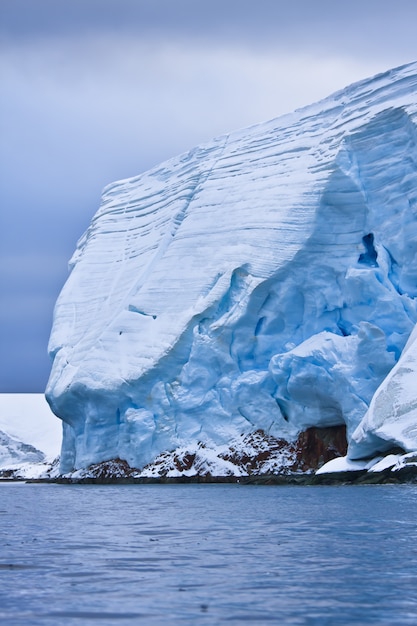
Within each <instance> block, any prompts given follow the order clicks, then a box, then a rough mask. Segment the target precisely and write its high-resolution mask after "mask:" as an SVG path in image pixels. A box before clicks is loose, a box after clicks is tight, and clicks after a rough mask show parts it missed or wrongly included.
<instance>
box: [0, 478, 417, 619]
mask: <svg viewBox="0 0 417 626" xmlns="http://www.w3.org/2000/svg"><path fill="white" fill-rule="evenodd" d="M0 513H1V526H0V528H1V530H0V534H1V539H0V622H1V623H4V624H6V625H7V626H14V625H15V624H16V625H17V624H19V625H20V624H21V625H23V624H24V625H25V626H27V625H32V624H45V625H49V624H50V625H51V626H52V625H54V626H55V625H61V624H62V625H65V626H67V625H68V626H72V625H77V626H78V625H79V626H88V625H98V624H103V625H111V624H122V625H123V624H126V625H130V624H144V625H146V626H148V625H156V624H158V625H159V624H161V625H162V624H178V625H179V624H190V625H191V624H193V625H194V624H202V625H204V624H207V625H211V624H213V625H214V624H230V625H241V624H284V625H286V624H309V625H310V624H317V625H320V626H323V625H327V624H329V625H331V624H389V625H394V624H395V625H396V626H397V625H400V624H412V625H413V626H415V624H417V487H416V486H410V485H380V486H370V485H366V486H343V487H327V486H321V487H318V486H315V487H294V486H288V487H281V486H251V485H246V486H243V485H242V486H241V485H119V486H114V485H112V486H107V485H104V486H95V485H72V486H70V485H44V484H41V485H34V484H30V485H29V484H18V483H8V484H0Z"/></svg>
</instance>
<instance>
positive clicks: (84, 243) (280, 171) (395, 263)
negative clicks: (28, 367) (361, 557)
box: [46, 63, 417, 472]
mask: <svg viewBox="0 0 417 626" xmlns="http://www.w3.org/2000/svg"><path fill="white" fill-rule="evenodd" d="M416 123H417V64H416V63H414V64H410V65H406V66H403V67H400V68H397V69H394V70H390V71H388V72H386V73H384V74H381V75H378V76H376V77H373V78H371V79H368V80H364V81H362V82H360V83H356V84H354V85H351V86H349V87H347V88H346V89H344V90H342V91H340V92H338V93H336V94H334V95H332V96H330V97H329V98H327V99H325V100H323V101H321V102H319V103H316V104H313V105H311V106H308V107H305V108H303V109H300V110H298V111H295V112H294V113H292V114H289V115H286V116H283V117H280V118H277V119H274V120H271V121H268V122H264V123H261V124H258V125H255V126H252V127H250V128H246V129H244V130H239V131H236V132H232V133H230V134H229V135H224V136H222V137H219V138H216V139H214V140H213V141H211V142H209V143H207V144H204V145H201V146H199V147H197V148H195V149H194V150H191V151H190V152H188V153H185V154H182V155H180V156H178V157H176V158H173V159H171V160H169V161H167V162H165V163H163V164H161V165H159V166H157V167H155V168H153V169H151V170H150V171H148V172H146V173H144V174H141V175H140V176H138V177H135V178H131V179H127V180H123V181H119V182H116V183H113V184H111V185H109V186H108V187H107V188H106V189H105V190H104V192H103V196H102V201H101V205H100V208H99V210H98V212H97V213H96V215H95V216H94V218H93V220H92V222H91V225H90V226H89V228H88V229H87V231H86V233H85V234H84V235H83V237H82V238H81V239H80V241H79V242H78V245H77V248H76V251H75V253H74V256H73V258H72V260H71V263H70V265H71V272H70V275H69V277H68V280H67V282H66V284H65V286H64V288H63V290H62V292H61V294H60V296H59V298H58V301H57V303H56V307H55V314H54V323H53V328H52V332H51V338H50V344H49V350H50V354H51V356H52V358H53V365H52V371H51V375H50V379H49V383H48V387H47V390H46V396H47V399H48V402H49V403H50V405H51V408H52V410H53V411H54V413H55V414H56V415H57V416H59V417H60V418H61V419H62V420H63V423H64V431H63V432H64V435H63V445H62V455H61V470H62V471H63V472H67V471H71V470H72V469H76V468H82V467H87V466H88V465H90V464H92V463H97V462H100V461H104V460H107V459H114V458H121V459H124V460H126V461H127V462H128V463H129V465H130V466H132V467H137V468H143V467H144V466H146V465H147V464H149V463H151V462H152V461H153V460H154V459H155V458H156V457H157V456H158V455H159V454H160V453H162V452H164V451H170V450H175V449H178V448H181V447H184V446H185V447H186V446H187V445H191V444H192V443H196V442H199V443H200V444H201V445H204V446H205V447H206V448H207V449H215V448H216V447H218V446H222V445H224V444H227V443H228V442H230V441H232V440H234V439H236V438H238V437H239V436H242V435H245V434H249V433H254V432H258V431H262V432H264V433H267V434H268V435H271V436H273V437H277V438H280V439H285V440H287V441H289V442H291V441H294V440H295V439H296V438H297V436H298V435H299V433H300V432H301V431H303V430H305V429H306V428H308V427H310V426H318V427H322V426H323V427H324V426H333V425H339V424H346V427H347V438H348V443H349V455H350V456H351V457H352V458H363V457H366V456H371V455H372V454H376V453H378V452H380V451H383V450H388V449H389V448H391V447H392V446H393V445H398V446H401V447H402V448H404V450H406V451H409V450H415V449H417V375H416V371H417V334H416V332H414V333H413V334H412V331H413V328H414V326H415V324H416V322H417V300H416V297H417V129H416ZM410 335H411V337H410ZM407 342H408V343H407ZM405 346H406V349H405Z"/></svg>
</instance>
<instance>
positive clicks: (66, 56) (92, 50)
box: [0, 0, 417, 392]
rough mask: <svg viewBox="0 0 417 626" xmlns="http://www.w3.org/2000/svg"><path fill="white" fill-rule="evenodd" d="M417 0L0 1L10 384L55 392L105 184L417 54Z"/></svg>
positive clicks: (3, 322) (0, 168)
mask: <svg viewBox="0 0 417 626" xmlns="http://www.w3.org/2000/svg"><path fill="white" fill-rule="evenodd" d="M416 24H417V2H416V1H415V0H397V2H392V0H349V2H342V1H340V2H339V1H336V0H291V2H288V0H282V1H281V0H1V1H0V45H1V56H0V89H1V94H0V95H1V100H0V123H1V128H0V142H1V154H0V159H1V161H0V211H1V223H0V237H1V240H0V254H1V265H0V294H1V307H0V346H1V359H0V391H2V392H42V391H43V390H44V388H45V385H46V381H47V378H48V374H49V370H50V362H49V357H48V356H47V342H48V336H49V332H50V328H51V323H52V312H53V306H54V302H55V300H56V298H57V296H58V293H59V291H60V289H61V287H62V286H63V284H64V282H65V280H66V277H67V263H68V260H69V258H70V257H71V255H72V252H73V250H74V247H75V244H76V241H77V239H78V238H79V237H80V236H81V235H82V233H83V231H84V230H85V229H86V228H87V226H88V224H89V222H90V219H91V218H92V216H93V214H94V213H95V211H96V210H97V208H98V205H99V201H100V194H101V190H102V188H103V187H104V186H105V185H106V184H107V183H109V182H112V181H113V180H117V179H119V178H126V177H128V176H134V175H137V174H138V173H140V172H141V171H145V170H147V169H149V168H150V167H152V166H153V165H155V164H157V163H159V162H160V161H163V160H165V159H167V158H169V157H171V156H175V155H176V154H178V153H180V152H183V151H185V150H187V149H189V148H192V147H193V146H195V145H197V144H199V143H201V142H203V141H206V140H209V139H210V138H212V137H214V136H216V135H219V134H222V133H224V132H228V131H231V130H234V129H237V128H240V127H243V126H248V125H251V124H255V123H257V122H260V121H262V120H266V119H270V118H273V117H277V116H278V115H281V114H283V113H286V112H289V111H292V110H293V109H295V108H298V107H300V106H303V105H305V104H309V103H311V102H313V101H315V100H318V99H321V98H323V97H325V96H327V95H329V94H330V93H332V92H333V91H335V90H337V89H340V88H342V87H344V86H346V85H347V84H349V83H351V82H354V81H356V80H359V79H362V78H366V77H367V76H372V75H374V74H376V73H378V72H382V71H384V70H386V69H389V68H390V67H394V66H398V65H402V64H404V63H407V62H410V61H413V60H416V59H417V52H416V49H417V43H416V35H415V27H416Z"/></svg>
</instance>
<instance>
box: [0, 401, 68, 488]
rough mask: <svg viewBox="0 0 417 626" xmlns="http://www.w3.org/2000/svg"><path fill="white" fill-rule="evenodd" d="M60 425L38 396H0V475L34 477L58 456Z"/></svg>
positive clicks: (45, 469)
mask: <svg viewBox="0 0 417 626" xmlns="http://www.w3.org/2000/svg"><path fill="white" fill-rule="evenodd" d="M61 439H62V426H61V424H60V422H59V420H57V419H56V417H55V415H54V414H53V413H52V412H51V410H50V408H49V406H48V404H47V402H46V400H45V397H44V395H43V394H41V393H37V394H36V393H25V394H23V393H21V394H17V393H2V394H0V474H1V473H2V472H4V471H7V470H13V471H14V474H16V475H19V476H27V477H31V478H35V477H37V476H39V475H41V474H42V473H45V472H46V471H47V469H48V468H49V467H50V465H51V463H52V462H53V461H54V459H55V458H56V457H58V455H59V452H60V447H61Z"/></svg>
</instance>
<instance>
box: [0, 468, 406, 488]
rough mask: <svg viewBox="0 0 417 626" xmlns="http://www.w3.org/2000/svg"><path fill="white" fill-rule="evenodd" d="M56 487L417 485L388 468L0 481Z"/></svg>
mask: <svg viewBox="0 0 417 626" xmlns="http://www.w3.org/2000/svg"><path fill="white" fill-rule="evenodd" d="M13 482H16V483H17V482H18V483H22V482H23V483H28V484H59V485H181V484H182V485H184V484H238V485H258V486H259V485H264V486H343V485H388V484H393V485H396V484H417V466H406V467H402V468H400V469H398V470H396V471H395V472H394V471H392V469H391V468H389V469H385V470H383V471H381V472H370V471H368V470H351V471H344V472H332V473H330V472H329V473H326V474H318V475H317V474H301V473H292V474H291V473H290V474H261V475H250V476H211V475H206V476H175V477H173V476H160V477H146V476H142V477H140V476H138V477H132V476H124V477H121V476H118V477H111V476H106V477H100V478H98V477H91V476H85V477H80V478H72V477H71V476H68V477H65V476H58V477H56V478H23V477H22V478H19V477H14V478H11V477H4V478H2V477H0V484H1V483H13Z"/></svg>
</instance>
